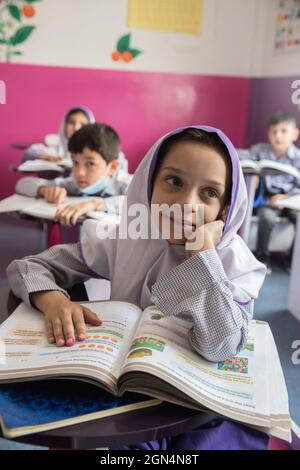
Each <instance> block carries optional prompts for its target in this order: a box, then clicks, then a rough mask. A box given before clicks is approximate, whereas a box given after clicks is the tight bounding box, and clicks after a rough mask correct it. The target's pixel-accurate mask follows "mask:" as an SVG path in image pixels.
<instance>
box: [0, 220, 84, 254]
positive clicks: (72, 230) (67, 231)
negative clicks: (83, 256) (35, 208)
mask: <svg viewBox="0 0 300 470" xmlns="http://www.w3.org/2000/svg"><path fill="white" fill-rule="evenodd" d="M7 215H9V216H11V217H15V218H18V219H25V220H29V221H32V222H35V223H39V224H41V227H42V229H43V232H44V239H45V242H44V249H45V250H46V249H47V248H50V247H51V246H54V245H58V244H60V243H77V242H78V241H79V237H80V233H79V231H80V225H81V224H82V223H83V221H84V220H85V219H83V218H82V219H80V220H79V222H78V224H76V225H74V226H71V227H69V226H64V225H61V224H60V223H58V222H54V221H53V220H49V219H46V218H44V219H43V218H41V217H34V216H32V215H29V214H25V213H22V212H17V211H15V212H7Z"/></svg>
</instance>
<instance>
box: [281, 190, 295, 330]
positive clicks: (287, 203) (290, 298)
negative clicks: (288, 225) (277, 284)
mask: <svg viewBox="0 0 300 470" xmlns="http://www.w3.org/2000/svg"><path fill="white" fill-rule="evenodd" d="M291 203H292V204H291ZM278 206H281V207H285V208H287V209H293V210H296V211H297V214H298V215H297V224H296V234H295V241H294V248H293V258H292V266H291V275H290V286H289V296H288V309H289V311H290V312H291V313H292V314H293V315H294V317H296V318H297V320H298V321H300V195H299V196H291V197H289V198H287V199H284V200H283V201H280V202H278Z"/></svg>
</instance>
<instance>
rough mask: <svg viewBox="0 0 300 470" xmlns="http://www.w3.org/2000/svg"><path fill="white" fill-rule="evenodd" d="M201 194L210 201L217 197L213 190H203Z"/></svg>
mask: <svg viewBox="0 0 300 470" xmlns="http://www.w3.org/2000/svg"><path fill="white" fill-rule="evenodd" d="M203 194H204V195H205V196H207V197H209V198H210V199H212V198H215V197H218V194H217V193H216V191H215V190H214V189H204V191H203Z"/></svg>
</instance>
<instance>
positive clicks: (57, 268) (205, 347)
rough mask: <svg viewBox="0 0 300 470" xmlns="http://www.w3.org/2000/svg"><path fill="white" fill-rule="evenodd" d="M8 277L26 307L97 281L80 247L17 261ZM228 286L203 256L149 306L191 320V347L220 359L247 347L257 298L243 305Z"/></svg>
mask: <svg viewBox="0 0 300 470" xmlns="http://www.w3.org/2000/svg"><path fill="white" fill-rule="evenodd" d="M100 261H101V260H99V262H100ZM7 276H8V280H9V283H10V286H11V289H12V291H13V293H14V294H15V295H16V296H17V297H19V298H21V299H22V300H23V301H24V302H25V303H26V304H27V305H30V297H29V295H30V294H31V293H34V292H40V291H51V290H58V291H61V292H63V293H64V294H65V295H66V296H68V294H67V292H66V291H65V289H67V288H69V287H71V286H73V285H75V284H77V283H80V282H84V281H86V280H88V279H90V278H95V277H99V276H97V274H95V273H94V272H93V271H91V270H90V269H89V268H88V266H87V265H86V263H85V261H84V259H83V257H82V254H81V250H80V243H77V244H70V245H56V246H54V247H52V248H50V249H48V250H46V251H44V252H42V253H40V254H38V255H35V256H27V257H26V258H23V259H21V260H15V261H13V262H12V263H11V264H10V265H9V266H8V268H7ZM229 284H230V281H229V280H228V278H227V277H226V274H225V271H224V269H223V265H222V263H221V260H220V258H219V257H218V255H217V253H216V251H215V250H209V251H206V252H200V253H197V254H196V255H194V256H192V257H191V258H189V259H187V260H186V261H184V262H183V263H181V264H179V265H178V266H176V267H175V268H173V269H172V270H171V271H170V272H168V273H167V274H165V275H163V276H162V277H161V278H160V279H159V280H158V281H157V282H156V283H155V284H154V285H153V286H152V297H151V302H152V303H154V304H155V305H156V306H157V308H158V309H160V310H161V311H162V312H163V313H164V314H165V315H168V316H172V315H179V314H181V315H188V316H189V317H190V318H192V319H193V321H194V326H193V328H192V329H191V330H190V332H189V337H190V341H191V344H192V347H193V348H194V349H195V350H196V351H197V352H198V353H199V354H200V355H202V356H203V357H205V358H206V359H208V360H210V361H219V360H223V359H226V358H228V357H231V356H234V355H235V354H237V353H238V352H239V351H240V350H241V349H242V348H243V346H244V345H245V343H246V340H247V335H248V323H249V320H250V319H251V318H252V315H253V304H254V300H253V299H252V300H251V301H250V302H249V303H248V304H246V305H240V304H239V303H238V302H236V301H235V300H234V299H233V294H232V292H231V290H230V288H229ZM124 300H130V299H124Z"/></svg>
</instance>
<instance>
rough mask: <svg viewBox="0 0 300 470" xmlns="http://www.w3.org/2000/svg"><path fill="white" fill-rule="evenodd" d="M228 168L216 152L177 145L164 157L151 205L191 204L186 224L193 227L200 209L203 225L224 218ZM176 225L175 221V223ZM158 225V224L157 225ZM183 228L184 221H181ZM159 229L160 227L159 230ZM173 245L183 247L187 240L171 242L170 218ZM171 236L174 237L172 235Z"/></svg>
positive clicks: (192, 145)
mask: <svg viewBox="0 0 300 470" xmlns="http://www.w3.org/2000/svg"><path fill="white" fill-rule="evenodd" d="M228 171H230V169H229V165H226V161H225V158H224V157H223V156H221V155H220V154H219V153H218V152H217V151H216V150H214V149H212V148H211V147H207V146H205V145H202V144H199V143H195V142H188V141H184V142H178V143H176V144H174V145H173V146H172V147H171V149H170V150H169V152H168V153H167V154H166V155H165V157H164V159H163V162H162V164H161V166H160V168H159V170H158V173H157V175H156V177H155V181H154V185H153V194H152V200H151V204H167V205H168V206H172V205H173V204H179V205H180V206H181V208H182V210H183V208H184V205H185V204H191V205H192V206H190V207H192V213H191V216H190V218H189V220H188V221H187V224H193V228H195V227H196V225H195V224H196V212H197V208H199V204H201V205H202V208H203V213H204V223H205V224H207V223H209V222H213V221H214V220H217V219H223V220H224V218H225V217H226V214H227V212H228V209H229V206H227V207H224V206H225V200H226V189H227V187H226V182H227V179H228V176H229V175H228ZM177 222H178V221H177ZM160 223H161V221H160ZM181 223H182V224H183V226H184V225H186V224H184V221H181ZM160 229H161V226H160ZM170 234H171V237H170V238H169V239H168V241H169V243H172V244H185V242H186V238H185V237H184V234H182V238H181V239H178V238H177V237H176V238H174V236H173V235H174V220H173V218H172V213H171V218H170ZM172 234H173V235H172Z"/></svg>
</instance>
